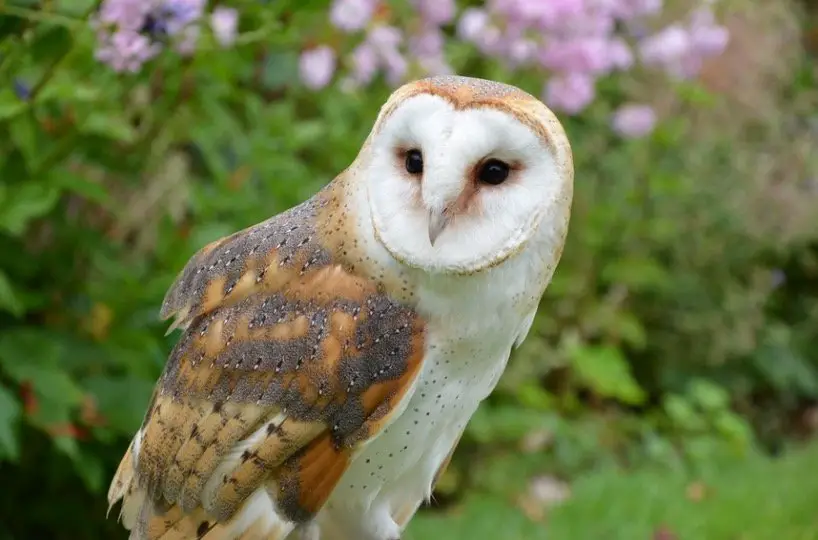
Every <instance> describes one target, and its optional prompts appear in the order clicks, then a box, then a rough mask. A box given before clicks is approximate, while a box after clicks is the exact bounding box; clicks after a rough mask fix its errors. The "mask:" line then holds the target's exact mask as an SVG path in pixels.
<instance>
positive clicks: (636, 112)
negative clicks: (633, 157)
mask: <svg viewBox="0 0 818 540" xmlns="http://www.w3.org/2000/svg"><path fill="white" fill-rule="evenodd" d="M611 125H612V126H613V129H614V131H616V132H617V133H619V134H620V135H621V136H623V137H627V138H638V137H644V136H645V135H647V134H648V133H650V132H651V131H653V128H654V127H655V126H656V113H655V112H654V111H653V109H652V108H651V107H649V106H648V105H638V104H627V105H623V106H622V107H620V108H619V109H617V111H616V112H615V113H614V115H613V118H612V120H611Z"/></svg>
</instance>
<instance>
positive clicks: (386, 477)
mask: <svg viewBox="0 0 818 540" xmlns="http://www.w3.org/2000/svg"><path fill="white" fill-rule="evenodd" d="M452 320H453V319H452ZM461 322H462V319H461ZM481 326H482V325H481ZM502 326H504V325H502V324H497V323H496V321H495V320H494V319H491V320H490V321H486V327H485V328H482V327H480V328H476V327H475V328H473V330H474V331H473V332H468V333H466V334H463V333H462V329H463V326H461V328H460V329H461V332H460V333H457V332H451V330H450V329H449V328H447V327H448V325H445V324H440V325H431V328H430V332H429V335H428V341H427V354H426V357H425V359H424V365H423V368H422V371H421V373H420V375H419V376H418V379H417V381H416V382H415V386H414V389H413V391H412V393H411V395H410V397H407V398H406V403H405V405H404V406H403V409H402V411H397V412H398V413H399V414H396V417H395V418H394V420H392V421H391V424H390V425H389V426H388V427H387V428H385V429H384V431H383V432H382V433H381V434H380V435H379V436H378V437H377V438H376V439H374V440H373V441H371V442H370V443H368V444H367V445H366V446H365V447H364V448H363V450H362V451H361V453H360V455H359V456H358V457H357V458H356V459H355V461H354V462H353V463H352V465H351V466H350V468H349V470H347V472H346V473H345V474H344V476H343V477H342V479H341V482H340V483H339V485H338V487H337V488H336V490H335V492H334V493H333V495H332V496H331V498H330V500H329V501H328V503H327V506H326V507H325V509H324V514H325V515H324V516H319V520H320V519H322V518H323V519H328V520H330V521H331V522H332V523H334V525H333V526H339V525H340V522H344V523H346V525H345V526H344V525H341V528H343V529H344V530H346V531H348V534H350V538H352V537H354V538H360V539H361V540H389V538H390V537H391V536H390V535H387V534H386V533H384V531H394V533H395V535H394V537H395V538H397V537H398V536H399V533H400V529H401V528H402V527H401V525H403V524H405V523H395V522H400V521H404V522H405V520H407V519H408V517H409V516H410V515H411V514H412V513H414V511H415V510H416V508H417V507H418V506H419V505H420V504H421V503H422V502H423V501H424V500H426V499H428V498H429V497H430V496H431V491H432V489H433V485H432V483H433V482H434V479H435V476H436V474H437V473H438V470H439V469H440V467H441V465H442V464H443V462H444V461H445V460H446V458H447V457H448V456H449V454H450V452H451V451H452V448H453V447H454V446H455V444H456V443H457V441H458V440H459V438H460V436H461V434H462V433H463V430H464V429H465V427H466V424H467V423H468V421H469V419H470V417H471V416H472V415H473V414H474V412H475V410H476V409H477V406H478V405H479V403H480V401H482V400H483V399H484V398H485V397H486V396H487V395H488V394H489V393H490V392H491V390H492V388H493V387H494V385H495V384H496V382H497V379H498V378H499V375H500V373H501V372H502V371H503V369H504V367H505V363H506V360H507V358H508V354H509V351H510V343H509V342H508V339H509V338H508V336H509V334H510V333H509V332H508V330H506V329H504V328H501V327H502ZM454 336H456V337H454ZM390 534H391V533H390ZM352 535H354V536H352Z"/></svg>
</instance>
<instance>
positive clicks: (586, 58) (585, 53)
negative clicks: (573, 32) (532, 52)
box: [539, 36, 613, 74]
mask: <svg viewBox="0 0 818 540" xmlns="http://www.w3.org/2000/svg"><path fill="white" fill-rule="evenodd" d="M610 52H611V48H610V44H609V43H608V40H607V39H605V38H603V37H596V36H594V37H588V38H574V39H564V40H557V39H554V40H552V41H549V42H548V43H547V45H546V47H545V48H544V49H543V50H542V51H541V53H540V58H539V60H540V63H542V65H543V66H545V67H547V68H549V69H552V70H555V71H581V72H583V73H594V74H600V73H605V72H607V71H610V69H611V67H612V66H613V62H612V59H611V57H610Z"/></svg>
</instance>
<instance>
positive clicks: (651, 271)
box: [602, 257, 670, 290]
mask: <svg viewBox="0 0 818 540" xmlns="http://www.w3.org/2000/svg"><path fill="white" fill-rule="evenodd" d="M602 278H603V279H604V280H605V281H606V282H607V283H621V284H623V285H627V286H629V287H631V288H633V289H637V290H658V289H662V288H664V287H665V286H667V284H668V283H669V282H670V275H669V274H668V273H667V271H666V270H665V269H664V268H663V267H662V266H660V265H659V264H657V263H656V261H654V260H653V259H649V258H643V257H622V258H617V259H614V260H613V261H611V262H610V263H609V264H607V265H606V266H605V267H604V268H603V270H602Z"/></svg>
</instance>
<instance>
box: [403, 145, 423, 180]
mask: <svg viewBox="0 0 818 540" xmlns="http://www.w3.org/2000/svg"><path fill="white" fill-rule="evenodd" d="M406 172H408V173H409V174H421V173H422V172H423V155H422V154H421V153H420V150H414V149H413V150H409V151H408V152H406Z"/></svg>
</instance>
